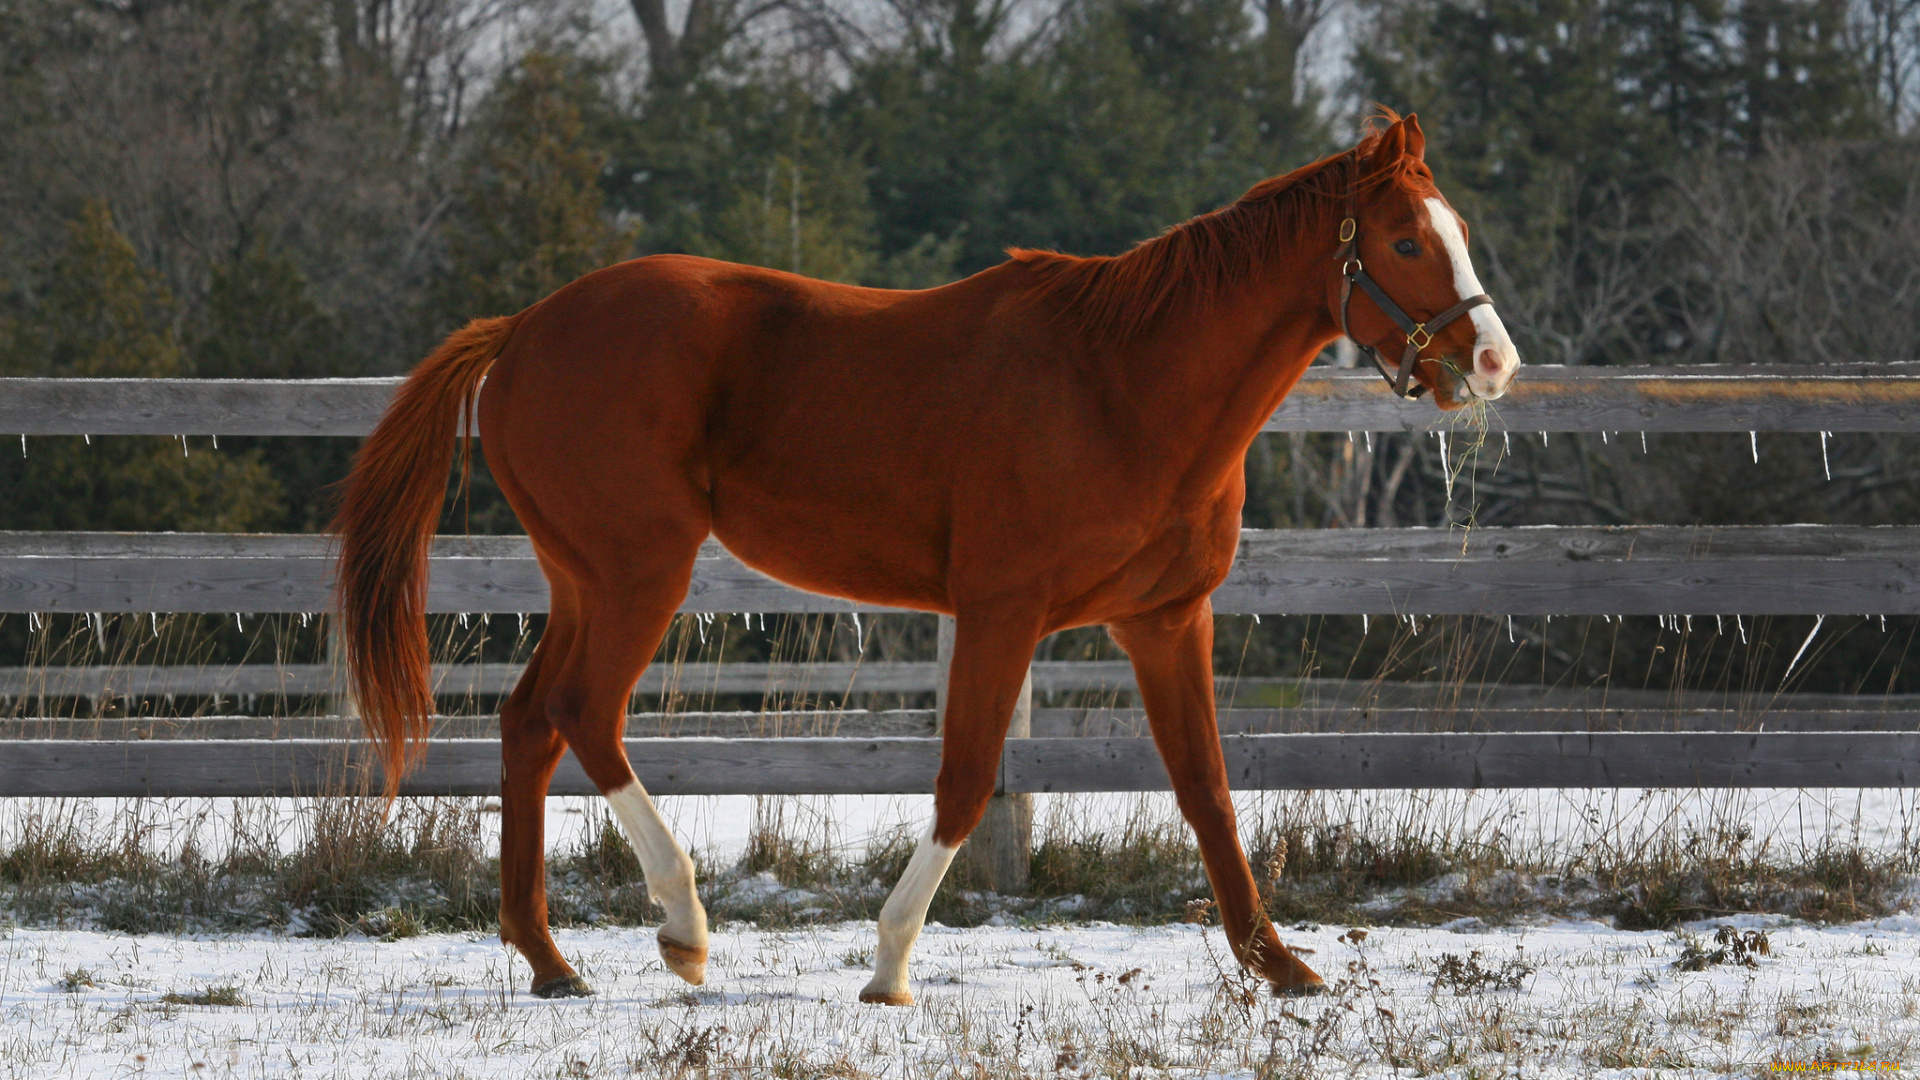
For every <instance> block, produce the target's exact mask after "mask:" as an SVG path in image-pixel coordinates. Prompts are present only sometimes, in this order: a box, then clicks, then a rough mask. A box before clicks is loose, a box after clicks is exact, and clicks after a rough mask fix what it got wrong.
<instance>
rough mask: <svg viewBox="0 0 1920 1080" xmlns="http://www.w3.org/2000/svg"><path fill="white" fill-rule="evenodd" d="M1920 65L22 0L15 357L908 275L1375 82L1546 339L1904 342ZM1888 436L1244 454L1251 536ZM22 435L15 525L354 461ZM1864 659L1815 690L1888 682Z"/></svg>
mask: <svg viewBox="0 0 1920 1080" xmlns="http://www.w3.org/2000/svg"><path fill="white" fill-rule="evenodd" d="M1917 62H1920V0H1658V2H1655V0H886V2H884V3H881V4H877V5H876V4H858V5H856V4H852V3H850V2H849V0H759V2H754V0H689V2H688V3H686V4H684V5H680V4H676V5H668V4H665V3H664V2H662V0H631V5H630V7H628V8H618V7H605V6H593V5H588V4H585V3H584V2H583V0H327V2H324V3H323V2H319V0H113V2H107V0H0V374H7V375H25V374H35V375H90V374H91V375H98V374H115V375H200V376H209V377H229V376H256V377H259V376H338V375H370V374H391V373H398V372H401V371H404V370H405V369H406V368H407V367H409V366H410V365H411V364H412V363H413V362H414V361H415V360H416V359H418V358H419V357H420V356H422V355H423V354H424V353H425V351H426V350H427V349H428V348H429V347H430V346H431V344H432V343H433V342H434V341H435V340H437V339H438V338H439V337H440V336H441V335H443V334H444V333H446V332H447V331H448V330H450V329H451V328H453V327H455V326H457V325H459V324H460V323H461V322H463V321H464V320H466V319H468V318H471V317H474V316H478V315H490V314H499V313H503V312H509V311H513V310H516V309H518V308H520V307H523V306H525V305H526V304H528V303H531V302H533V301H534V300H537V299H538V298H539V297H540V296H542V295H544V294H545V293H546V292H548V291H550V290H551V289H553V288H555V287H556V286H558V285H560V284H562V283H564V282H566V281H568V280H570V279H571V278H573V277H575V276H577V275H579V274H581V273H584V272H586V271H588V270H591V269H593V268H595V267H597V266H601V265H605V264H607V263H610V262H613V261H617V260H619V259H622V258H627V257H633V256H638V255H644V254H649V253H655V252H693V253H697V254H702V255H709V256H713V257H717V258H724V259H733V260H738V261H743V262H750V263H757V264H761V265H767V266H773V267H778V268H781V269H787V270H794V271H797V272H800V273H805V274H811V275H816V276H821V277H827V278H833V279H837V280H845V281H854V282H861V283H865V284H871V285H881V286H892V287H922V286H928V285H933V284H938V283H941V282H944V281H948V280H952V279H954V278H956V277H958V276H961V275H964V274H967V273H971V272H973V271H976V270H979V269H981V268H983V267H985V266H988V265H991V264H993V263H995V262H997V261H998V260H999V259H1000V258H1001V257H1002V256H1001V251H1002V249H1003V248H1005V247H1006V246H1008V245H1013V244H1018V245H1022V246H1029V247H1055V248H1059V249H1062V250H1068V251H1075V252H1080V253H1089V254H1091V253H1104V252H1115V251H1119V250H1122V249H1124V248H1125V247H1127V246H1128V245H1130V244H1132V243H1134V242H1135V241H1137V240H1139V239H1141V238H1143V237H1147V236H1150V235H1152V234H1154V233H1155V232H1157V231H1159V230H1160V229H1162V228H1164V227H1165V226H1167V225H1168V224H1171V223H1173V222H1176V221H1179V220H1181V219H1183V218H1185V217H1187V216H1190V215H1192V214H1194V213H1198V212H1201V211H1204V210H1206V209H1209V208H1211V207H1213V206H1216V205H1219V204H1221V203H1223V202H1225V201H1227V200H1230V199H1232V198H1233V197H1234V196H1236V195H1237V194H1238V193H1239V192H1240V191H1242V190H1244V189H1245V188H1246V187H1247V186H1248V185H1250V184H1252V183H1253V182H1254V181H1256V180H1259V179H1260V178H1262V177H1265V176H1268V175H1272V174H1274V173H1278V172H1281V171H1284V170H1286V169H1289V168H1291V167H1293V166H1296V165H1299V164H1301V163H1303V162H1306V161H1308V160H1311V159H1313V158H1315V157H1317V156H1320V155H1322V154H1324V153H1328V152H1330V151H1332V150H1335V149H1338V148H1340V147H1341V146H1342V145H1344V144H1345V143H1347V142H1348V141H1350V139H1351V137H1352V135H1353V133H1354V131H1355V127H1356V122H1357V120H1358V118H1359V117H1360V116H1361V115H1362V114H1363V113H1364V112H1365V111H1366V108H1367V105H1368V103H1369V102H1373V101H1378V102H1381V103H1384V104H1387V105H1390V106H1393V107H1395V108H1397V109H1400V110H1402V111H1417V112H1418V113H1419V115H1420V117H1421V120H1422V123H1423V126H1424V127H1425V129H1426V131H1427V132H1428V135H1429V140H1430V151H1429V156H1430V160H1431V161H1432V163H1433V164H1434V166H1435V170H1436V172H1437V174H1438V176H1439V179H1440V182H1441V185H1442V187H1443V189H1444V190H1445V191H1446V192H1447V193H1448V194H1449V196H1450V197H1451V198H1452V199H1453V201H1454V202H1455V204H1456V205H1457V206H1458V207H1459V208H1460V209H1461V210H1462V212H1463V213H1464V214H1465V216H1466V217H1467V218H1468V220H1469V221H1470V222H1471V223H1472V224H1473V226H1474V233H1473V244H1474V248H1475V256H1476V259H1477V261H1478V262H1479V264H1480V266H1481V269H1482V271H1483V276H1484V277H1485V278H1486V279H1487V281H1488V284H1489V286H1490V287H1491V289H1492V291H1493V292H1494V293H1495V295H1496V296H1497V297H1498V298H1499V302H1500V305H1501V310H1502V313H1503V315H1504V317H1505V318H1506V320H1507V322H1508V325H1509V327H1510V328H1511V329H1512V331H1513V332H1514V336H1515V338H1516V340H1517V341H1518V343H1519V345H1520V348H1521V351H1522V354H1523V355H1524V356H1525V357H1527V358H1528V359H1529V360H1531V361H1533V362H1547V363H1566V364H1586V365H1633V364H1681V363H1701V362H1713V363H1740V364H1831V363H1843V362H1859V361H1898V360H1912V359H1915V358H1916V357H1915V345H1914V342H1916V341H1920V192H1917V191H1916V185H1917V184H1920V141H1917V140H1916V139H1915V137H1914V130H1915V118H1916V115H1917V114H1916V106H1917V105H1920V86H1916V80H1915V74H1916V71H1917V70H1920V66H1917ZM1334 359H1335V358H1334V357H1329V360H1330V361H1331V360H1334ZM1910 441H1911V440H1906V439H1903V438H1901V437H1894V436H1866V435H1852V436H1841V437H1836V438H1835V439H1833V440H1831V444H1830V446H1828V447H1827V450H1826V463H1825V464H1824V465H1823V464H1822V457H1821V454H1820V452H1819V449H1818V448H1817V447H1816V446H1815V445H1814V444H1813V443H1812V442H1811V441H1810V439H1803V438H1799V437H1786V436H1780V437H1774V438H1769V439H1767V440H1763V441H1762V444H1761V447H1762V453H1761V455H1760V456H1761V461H1760V462H1759V463H1757V464H1756V463H1755V462H1753V461H1752V460H1751V456H1750V453H1749V447H1748V446H1747V445H1746V442H1745V440H1742V439H1738V438H1720V437H1706V436H1700V437H1683V436H1665V437H1658V438H1656V439H1654V440H1653V441H1652V443H1651V444H1650V445H1649V446H1648V448H1647V450H1648V452H1646V453H1642V451H1641V447H1640V446H1639V445H1638V444H1637V443H1636V442H1634V441H1633V440H1631V439H1629V440H1627V441H1626V442H1625V443H1623V442H1621V441H1619V440H1615V441H1612V442H1605V441H1602V440H1600V439H1598V438H1597V437H1573V436H1568V437H1564V438H1563V437H1555V438H1554V439H1553V441H1552V443H1551V444H1550V445H1542V444H1540V443H1538V442H1534V441H1530V440H1516V441H1515V443H1514V444H1513V446H1512V448H1511V452H1510V453H1509V452H1507V450H1506V448H1505V447H1504V446H1503V447H1498V448H1495V447H1487V448H1485V449H1483V451H1482V453H1481V454H1479V455H1478V456H1477V457H1475V458H1474V459H1472V461H1471V462H1470V465H1469V469H1470V475H1469V476H1468V477H1466V480H1467V481H1470V482H1463V483H1462V484H1460V485H1458V486H1457V487H1456V488H1455V491H1454V495H1453V496H1452V497H1449V496H1448V494H1447V486H1446V484H1445V483H1444V480H1443V476H1442V470H1441V462H1440V458H1439V454H1438V452H1437V447H1436V446H1435V445H1433V443H1432V441H1431V440H1421V439H1417V438H1410V437H1407V436H1403V435H1395V436H1390V437H1380V438H1376V439H1374V440H1372V441H1371V442H1370V443H1361V444H1356V443H1355V442H1353V441H1350V440H1346V439H1343V438H1340V437H1337V436H1336V437H1326V438H1323V437H1317V436H1313V437H1292V438H1286V437H1263V439H1262V440H1261V442H1260V443H1258V444H1257V445H1256V446H1255V447H1254V450H1253V453H1252V454H1251V455H1250V457H1249V466H1248V467H1249V480H1250V485H1249V487H1250V493H1251V495H1250V500H1249V504H1248V507H1247V513H1246V518H1247V521H1248V523H1249V524H1250V525H1255V526H1283V525H1298V526H1327V527H1363V526H1376V525H1403V526H1404V525H1413V524H1424V525H1444V524H1448V523H1457V522H1462V521H1466V520H1472V521H1474V522H1477V523H1479V524H1514V523H1576V522H1595V523H1631V522H1649V523H1679V524H1684V523H1692V522H1706V523H1736V522H1780V521H1826V522H1859V523H1873V522H1915V521H1920V514H1916V510H1920V505H1916V497H1915V495H1914V494H1913V492H1915V491H1920V476H1917V475H1915V470H1914V468H1913V466H1912V464H1911V462H1912V461H1913V459H1914V456H1913V455H1912V454H1911V453H1908V452H1906V451H1907V449H1908V444H1909V442H1910ZM26 449H27V452H26V453H25V454H24V455H23V456H22V457H20V458H9V457H5V456H3V455H0V528H13V529H19V528H94V529H107V528H126V529H156V528H179V529H275V530H311V529H316V528H319V527H321V526H322V525H323V524H324V522H325V520H326V504H325V496H324V491H323V487H324V485H325V484H327V483H330V482H332V481H334V480H336V479H337V478H338V477H339V476H340V475H342V473H343V471H344V468H345V465H346V462H347V460H348V457H349V455H350V453H351V449H352V446H351V443H350V442H346V441H337V440H312V439H309V440H232V441H230V442H229V443H227V444H226V445H224V446H223V447H222V448H221V449H220V451H219V452H218V453H215V452H214V451H213V450H212V448H210V447H205V448H203V447H198V446H196V447H193V448H192V452H191V453H186V452H184V451H186V450H188V449H189V448H188V446H187V445H186V444H185V443H181V444H177V445H176V444H175V443H173V442H168V441H166V440H133V439H118V440H96V441H95V442H94V443H93V444H92V445H87V444H85V443H83V442H80V441H76V440H57V439H40V440H33V442H32V445H31V446H30V447H27V448H26ZM1829 472H1830V473H1831V479H1829V478H1828V473H1829ZM477 492H478V494H477V498H478V500H479V501H478V502H477V503H476V505H475V507H474V512H473V515H472V517H471V518H470V519H468V520H470V521H471V523H472V526H473V527H474V528H478V529H494V530H509V529H513V528H515V527H516V526H515V525H514V523H513V521H512V518H511V515H510V514H507V513H504V512H503V508H501V507H499V506H498V505H497V504H490V503H489V501H488V499H489V495H488V490H487V488H486V487H485V485H484V483H483V484H482V485H481V486H480V487H479V488H478V489H477ZM1542 632H1543V634H1544V635H1545V637H1547V638H1551V637H1552V634H1551V633H1548V632H1547V631H1545V630H1544V628H1543V631H1542ZM1569 632H1571V631H1569ZM1344 633H1346V631H1345V630H1338V631H1327V634H1328V635H1329V636H1327V637H1325V638H1324V639H1323V640H1321V644H1320V646H1318V647H1319V648H1320V649H1321V650H1322V651H1323V652H1325V653H1327V654H1328V655H1335V654H1338V655H1341V656H1344V657H1346V658H1347V659H1348V660H1353V659H1354V658H1356V657H1358V658H1362V659H1363V658H1364V656H1365V650H1364V649H1363V648H1362V647H1361V645H1360V643H1359V642H1358V641H1351V642H1344V643H1343V639H1342V637H1341V635H1342V634H1344ZM1780 633H1781V634H1783V635H1785V637H1784V638H1783V639H1782V640H1783V641H1786V642H1787V648H1789V649H1790V647H1791V645H1792V644H1793V641H1797V635H1798V633H1799V630H1798V629H1797V628H1792V627H1788V628H1786V629H1782V630H1781V631H1780ZM1289 634H1291V635H1292V636H1291V637H1288V636H1287V635H1289ZM1618 636H1620V635H1618V634H1616V637H1618ZM1624 637H1625V639H1626V644H1625V645H1624V646H1622V645H1620V644H1619V643H1618V642H1615V643H1614V644H1613V645H1610V646H1609V648H1610V649H1611V650H1612V652H1609V653H1608V654H1607V656H1609V657H1613V658H1614V659H1612V660H1609V661H1608V662H1609V663H1610V664H1613V663H1618V662H1620V661H1619V656H1620V650H1621V649H1622V648H1624V649H1625V650H1626V651H1627V653H1628V654H1631V655H1633V656H1636V657H1639V658H1640V659H1644V660H1645V661H1646V663H1647V665H1648V667H1647V669H1646V670H1647V671H1648V672H1655V671H1657V670H1658V667H1659V663H1662V662H1664V661H1656V659H1655V657H1656V656H1657V653H1656V652H1655V649H1656V645H1655V641H1656V637H1655V636H1651V635H1649V634H1638V635H1637V636H1636V634H1634V633H1628V634H1626V635H1624ZM1788 639H1792V640H1788ZM1549 646H1550V647H1549ZM1076 647H1077V646H1076ZM1863 648H1865V647H1864V646H1863ZM1222 649H1223V655H1224V652H1225V651H1229V650H1230V651H1231V652H1232V653H1233V655H1234V659H1235V661H1236V662H1239V661H1240V659H1241V658H1242V657H1245V663H1246V664H1247V665H1248V668H1247V670H1264V671H1273V672H1286V671H1296V670H1307V669H1308V668H1313V667H1314V666H1315V664H1318V663H1323V662H1321V661H1309V660H1303V659H1302V657H1301V650H1300V649H1299V648H1298V633H1297V628H1295V629H1294V630H1288V631H1283V632H1282V631H1266V632H1261V633H1255V632H1254V631H1252V630H1251V628H1248V629H1247V631H1246V632H1245V633H1240V632H1232V633H1223V635H1222ZM1585 649H1586V646H1585V645H1584V644H1581V643H1577V642H1573V641H1571V640H1567V641H1558V642H1555V641H1544V640H1543V644H1542V652H1541V658H1542V660H1543V664H1544V663H1545V660H1546V659H1549V658H1552V659H1553V662H1554V664H1558V665H1559V671H1560V672H1561V673H1562V674H1564V673H1566V672H1571V671H1575V670H1579V669H1580V665H1581V664H1582V663H1589V664H1590V663H1591V662H1592V661H1591V658H1590V657H1587V654H1586V653H1585V651H1584V650H1585ZM1635 649H1638V650H1640V651H1641V652H1643V653H1644V654H1645V655H1644V657H1640V656H1639V654H1637V653H1634V650H1635ZM1329 650H1330V652H1329ZM1555 650H1558V651H1557V652H1556V651H1555ZM1070 651H1071V650H1070V649H1064V648H1063V649H1062V650H1061V654H1062V655H1065V654H1066V653H1067V652H1070ZM1868 651H1869V652H1871V650H1868ZM1844 652H1845V650H1844V649H1842V650H1839V651H1837V652H1836V653H1835V654H1834V656H1832V657H1831V658H1830V660H1831V662H1830V663H1828V664H1826V665H1824V667H1823V669H1822V674H1820V675H1819V676H1817V677H1816V681H1818V680H1825V681H1826V682H1827V683H1830V684H1831V685H1833V686H1835V687H1840V688H1848V689H1851V688H1854V687H1856V686H1858V685H1861V683H1862V680H1864V679H1866V678H1867V673H1868V672H1869V671H1873V672H1878V673H1879V674H1875V675H1874V676H1873V677H1874V678H1879V677H1880V675H1881V674H1885V671H1884V670H1883V669H1884V664H1882V667H1880V668H1876V667H1874V666H1873V665H1874V663H1877V662H1878V661H1871V660H1870V659H1862V660H1860V661H1859V662H1858V663H1854V662H1853V661H1849V660H1847V659H1846V658H1845V656H1844V655H1842V654H1844ZM1583 658H1585V659H1583ZM1343 662H1344V661H1343ZM1223 663H1224V660H1223ZM1538 674H1539V676H1540V677H1543V678H1548V679H1552V678H1554V677H1556V675H1555V672H1554V671H1552V670H1544V671H1543V672H1541V673H1538ZM1649 677H1652V676H1651V675H1649ZM1889 677H1890V678H1892V679H1893V682H1894V683H1898V682H1899V676H1898V674H1897V673H1895V674H1894V675H1892V676H1889Z"/></svg>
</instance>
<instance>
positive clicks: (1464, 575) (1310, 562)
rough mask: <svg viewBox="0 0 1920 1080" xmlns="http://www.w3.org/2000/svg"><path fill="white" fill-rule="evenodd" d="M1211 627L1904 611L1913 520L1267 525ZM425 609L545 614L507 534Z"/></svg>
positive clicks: (754, 606) (450, 571) (730, 569)
mask: <svg viewBox="0 0 1920 1080" xmlns="http://www.w3.org/2000/svg"><path fill="white" fill-rule="evenodd" d="M331 572H332V563H331V560H330V559H329V558H328V548H327V539H326V538H325V537H320V536H291V535H288V536H253V535H238V534H201V533H178V534H165V533H158V534H156V533H31V532H28V533H20V532H16V533H0V611H12V612H71V613H84V612H97V611H114V612H155V611H183V612H309V611H312V612H318V611H324V610H326V609H327V607H328V606H329V605H330V602H331V596H330V589H331V586H330V581H331ZM1213 605H1214V610H1215V611H1216V612H1218V613H1221V614H1259V615H1266V614H1326V615H1362V614H1364V615H1379V616H1391V615H1409V614H1411V615H1422V616H1424V615H1668V614H1689V615H1696V616H1698V615H1716V614H1718V615H1734V614H1741V615H1826V614H1842V613H1844V614H1852V615H1912V614H1920V526H1907V525H1883V526H1870V527H1842V526H1810V525H1785V526H1722V527H1691V526H1686V527H1682V526H1664V525H1645V526H1618V527H1574V528H1568V527H1556V526H1537V527H1518V528H1482V529H1473V530H1471V531H1467V530H1447V529H1351V530H1349V529H1267V530H1253V529H1249V530H1246V531H1245V532H1243V533H1242V534H1241V541H1240V553H1239V557H1238V559H1237V560H1236V562H1235V564H1234V567H1233V571H1232V573H1231V574H1230V575H1229V576H1228V578H1227V581H1226V583H1225V584H1223V585H1222V586H1221V587H1220V589H1219V590H1218V591H1217V592H1215V593H1214V596H1213ZM427 606H428V610H430V611H435V612H445V613H453V612H466V613H472V614H487V613H492V614H510V613H515V612H535V611H544V610H546V606H547V587H546V580H545V579H544V578H542V577H541V575H540V569H539V567H538V565H537V564H536V563H535V562H534V559H533V553H532V550H531V549H530V548H529V546H528V544H527V540H526V538H525V537H517V536H484V537H481V536H475V537H440V538H438V539H437V540H436V541H435V543H434V549H433V559H432V583H431V587H430V589H429V591H428V604H427ZM680 610H682V611H689V612H716V613H718V612H818V613H829V614H830V613H835V612H852V611H883V610H886V609H884V608H878V607H874V606H872V605H867V604H856V603H851V602H849V601H846V600H841V599H837V598H833V597H826V596H817V595H814V594H811V593H803V592H800V591H797V590H795V589H792V588H789V587H787V586H785V585H782V584H780V583H778V582H776V581H773V580H772V579H770V578H767V577H764V576H762V575H761V574H759V573H758V572H756V571H754V570H752V569H750V568H748V567H746V566H745V565H743V564H741V563H740V562H739V561H738V560H737V559H735V558H733V556H731V555H729V554H728V553H727V552H726V551H725V549H723V548H722V547H720V545H719V544H717V543H715V542H713V541H708V543H707V546H706V547H705V548H703V549H702V551H701V554H700V558H699V559H698V560H697V562H696V564H695V568H694V575H693V584H692V586H691V588H690V589H689V590H688V594H687V599H686V602H685V603H684V604H682V605H681V608H680Z"/></svg>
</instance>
